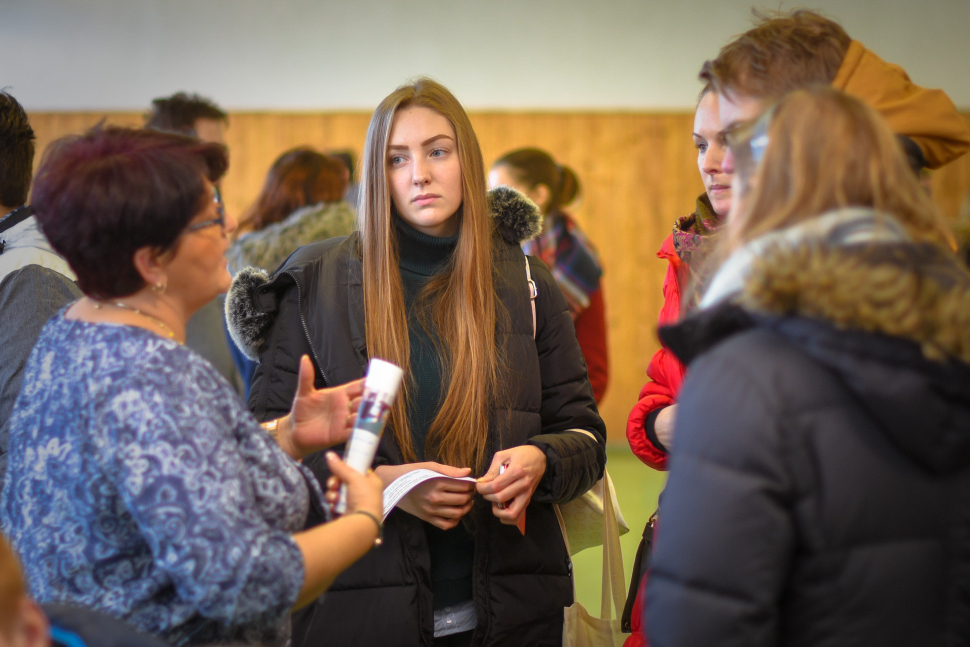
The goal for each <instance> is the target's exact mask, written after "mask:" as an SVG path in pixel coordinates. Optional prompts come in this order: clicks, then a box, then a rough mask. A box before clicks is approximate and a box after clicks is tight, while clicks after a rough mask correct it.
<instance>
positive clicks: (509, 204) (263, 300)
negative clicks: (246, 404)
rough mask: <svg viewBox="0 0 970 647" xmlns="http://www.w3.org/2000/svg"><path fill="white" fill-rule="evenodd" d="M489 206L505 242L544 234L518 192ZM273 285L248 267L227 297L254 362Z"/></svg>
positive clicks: (500, 192)
mask: <svg viewBox="0 0 970 647" xmlns="http://www.w3.org/2000/svg"><path fill="white" fill-rule="evenodd" d="M488 204H489V209H490V210H491V214H492V218H493V220H494V222H495V231H496V233H498V234H499V235H500V236H501V237H502V239H503V240H504V241H505V242H507V243H509V244H511V245H520V244H521V243H523V242H524V241H526V240H529V239H531V238H535V237H536V236H538V235H539V233H540V232H541V231H542V214H541V213H540V211H539V207H537V206H536V204H535V203H534V202H532V200H529V199H528V198H527V197H525V196H524V195H522V194H521V193H519V192H518V191H515V190H513V189H510V188H508V187H504V186H503V187H498V188H496V189H492V190H491V191H489V192H488ZM291 259H292V257H291ZM287 265H288V263H287V264H284V265H283V267H281V268H280V270H282V269H285V268H286V267H287ZM280 270H277V274H278V273H279V271H280ZM274 276H275V274H274ZM270 281H271V277H270V275H269V274H268V273H267V272H266V271H265V270H262V269H260V268H257V267H247V268H245V269H243V270H241V271H240V272H239V273H238V274H237V275H236V278H235V279H234V280H233V282H232V287H230V288H229V293H228V294H227V295H226V321H227V323H228V327H229V334H230V336H231V337H232V339H233V341H234V342H235V343H236V345H237V346H238V347H239V349H240V350H241V351H242V352H243V354H244V355H245V356H246V357H248V358H249V359H252V360H254V361H258V359H259V351H260V348H261V347H262V345H263V341H264V339H265V336H266V332H267V330H268V329H269V327H270V326H271V325H272V323H273V319H274V318H275V315H276V310H275V298H274V296H273V295H269V294H267V291H268V288H269V284H270Z"/></svg>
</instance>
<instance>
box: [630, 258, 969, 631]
mask: <svg viewBox="0 0 970 647" xmlns="http://www.w3.org/2000/svg"><path fill="white" fill-rule="evenodd" d="M735 303H736V304H739V305H740V307H739V305H723V306H720V307H715V308H714V309H712V310H708V311H701V312H700V313H698V314H697V315H695V316H694V317H692V318H690V319H688V320H686V321H685V322H683V323H682V324H680V325H677V326H673V327H670V328H667V329H664V330H663V331H662V337H663V339H664V341H665V343H667V344H668V345H669V347H671V348H672V349H673V350H674V352H676V353H677V355H678V356H679V357H680V358H681V359H683V360H684V361H685V363H686V362H688V361H691V360H693V362H692V363H691V364H690V373H689V377H688V378H687V380H686V382H685V383H684V388H683V391H682V393H681V396H680V401H679V403H680V410H679V413H678V419H677V423H676V429H675V441H674V448H673V453H672V461H671V465H670V477H669V480H668V483H667V488H666V491H665V493H664V495H663V501H662V504H661V509H662V511H663V512H662V514H661V516H660V521H659V524H658V527H657V534H656V544H655V552H654V554H653V561H652V565H651V572H650V578H649V584H648V592H647V608H646V614H645V623H646V627H647V631H648V635H649V639H650V644H651V647H671V646H677V647H686V646H698V647H700V646H704V647H709V646H714V645H739V646H740V645H744V646H745V647H756V646H761V645H806V646H807V645H813V646H820V645H826V646H836V645H839V646H841V645H854V646H864V645H872V646H873V647H876V646H878V647H891V646H897V645H898V646H900V647H902V646H904V645H905V646H907V647H910V646H912V645H938V646H940V647H942V646H943V645H948V646H949V645H968V644H970V365H968V364H967V362H968V361H970V276H968V274H967V273H966V271H965V270H964V269H963V268H962V267H960V266H959V265H958V264H957V263H956V261H955V260H954V259H952V258H950V257H948V256H947V255H946V254H945V253H943V252H940V251H937V250H935V249H934V248H931V247H929V246H926V245H917V244H913V243H893V244H880V245H871V246H861V245H859V246H848V247H843V248H838V249H833V248H825V247H822V246H812V245H808V246H805V245H803V246H799V247H797V248H794V249H793V248H789V249H782V248H778V249H775V250H774V251H772V252H770V253H768V254H767V255H766V257H765V258H763V260H762V261H761V262H759V263H758V264H757V265H756V266H755V270H754V272H753V274H752V275H751V277H750V279H749V280H748V281H747V283H746V284H745V289H744V292H743V295H742V296H741V297H740V300H739V301H736V302H735Z"/></svg>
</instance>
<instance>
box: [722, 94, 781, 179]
mask: <svg viewBox="0 0 970 647" xmlns="http://www.w3.org/2000/svg"><path fill="white" fill-rule="evenodd" d="M776 105H777V104H776ZM774 116H775V106H771V107H770V108H769V109H768V110H766V111H765V112H764V113H763V114H762V115H761V116H760V117H758V118H757V119H755V120H753V121H749V122H744V123H741V124H735V125H734V126H731V127H729V128H727V129H725V131H724V138H725V139H726V140H727V145H728V147H729V148H730V149H731V151H732V152H733V153H734V156H735V160H736V163H737V162H738V161H740V162H742V163H745V162H750V163H751V164H752V165H753V166H757V165H758V164H760V163H761V160H762V159H764V156H765V150H766V149H767V148H768V128H769V126H771V120H772V118H774Z"/></svg>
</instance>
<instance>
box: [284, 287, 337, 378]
mask: <svg viewBox="0 0 970 647" xmlns="http://www.w3.org/2000/svg"><path fill="white" fill-rule="evenodd" d="M284 274H286V275H287V276H289V277H290V278H291V279H293V283H295V284H296V309H297V310H299V312H300V323H301V324H302V325H303V334H304V335H305V336H306V343H307V346H309V347H310V354H311V355H312V356H313V361H314V362H315V363H316V365H317V370H318V371H320V377H322V378H323V385H324V386H325V387H329V386H330V380H328V379H327V374H326V373H324V372H323V363H322V362H321V361H320V358H319V357H317V349H315V348H314V347H313V342H312V341H311V340H310V329H309V328H308V327H307V325H306V318H305V317H304V316H303V288H301V287H300V282H299V281H297V280H296V276H294V275H293V272H284ZM296 371H297V375H299V374H300V363H299V360H297V365H296Z"/></svg>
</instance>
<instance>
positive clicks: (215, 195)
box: [185, 186, 226, 231]
mask: <svg viewBox="0 0 970 647" xmlns="http://www.w3.org/2000/svg"><path fill="white" fill-rule="evenodd" d="M212 201H213V202H215V203H216V211H218V212H219V217H218V218H211V219H209V220H203V221H202V222H197V223H195V224H194V225H189V226H188V227H186V228H185V231H199V230H200V229H205V228H206V227H212V226H214V225H219V226H220V227H225V226H226V207H225V205H223V203H222V193H220V192H219V187H217V186H214V187H212Z"/></svg>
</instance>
